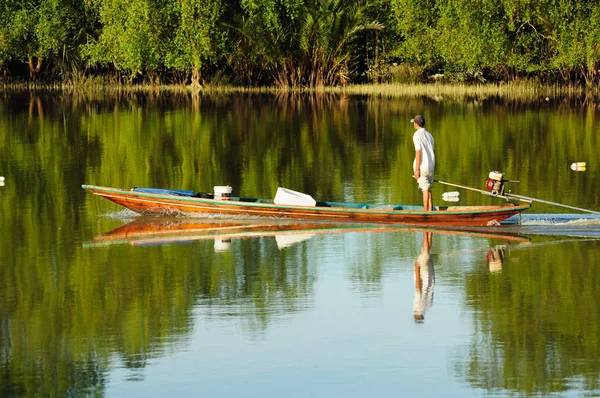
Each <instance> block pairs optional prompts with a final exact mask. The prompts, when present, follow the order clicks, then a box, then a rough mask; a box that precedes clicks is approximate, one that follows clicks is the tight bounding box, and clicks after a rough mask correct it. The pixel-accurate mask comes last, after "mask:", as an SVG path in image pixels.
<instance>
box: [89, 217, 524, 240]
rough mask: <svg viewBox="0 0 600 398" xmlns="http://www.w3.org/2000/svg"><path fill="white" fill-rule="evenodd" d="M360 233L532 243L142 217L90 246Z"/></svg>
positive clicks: (413, 229)
mask: <svg viewBox="0 0 600 398" xmlns="http://www.w3.org/2000/svg"><path fill="white" fill-rule="evenodd" d="M347 232H354V233H356V232H361V233H390V232H409V233H418V232H433V233H436V234H451V235H467V236H473V237H480V238H488V239H500V240H503V241H507V242H512V243H529V242H530V239H529V238H528V237H526V236H523V235H521V234H518V233H504V232H488V231H487V228H486V229H481V230H477V229H468V228H457V229H450V228H426V227H418V226H406V225H390V224H387V225H386V224H352V223H329V222H317V221H308V222H306V221H302V222H299V221H296V220H223V219H214V218H212V219H203V218H194V217H192V218H189V217H186V218H180V217H143V216H142V217H139V218H136V219H134V220H133V221H131V222H129V223H127V224H125V225H122V226H120V227H117V228H115V229H113V230H112V231H110V232H107V233H105V234H102V235H100V236H97V237H96V238H94V240H93V241H91V242H89V243H88V245H89V246H97V245H106V244H122V243H126V244H130V245H132V246H138V245H139V246H147V245H152V246H154V245H162V244H172V243H189V242H195V241H200V240H211V239H214V240H215V241H217V240H219V241H221V242H222V241H227V240H231V239H248V238H257V237H268V236H273V237H275V239H276V240H277V243H278V246H280V245H281V244H283V243H282V242H293V243H295V242H298V241H302V240H305V239H308V238H310V237H312V236H315V235H321V234H334V233H347Z"/></svg>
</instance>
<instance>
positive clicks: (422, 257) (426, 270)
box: [413, 232, 435, 323]
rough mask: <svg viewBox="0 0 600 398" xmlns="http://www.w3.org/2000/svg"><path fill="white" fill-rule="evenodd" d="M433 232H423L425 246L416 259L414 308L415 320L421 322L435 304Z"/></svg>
mask: <svg viewBox="0 0 600 398" xmlns="http://www.w3.org/2000/svg"><path fill="white" fill-rule="evenodd" d="M432 236H433V234H432V233H431V232H423V246H421V253H419V256H418V257H417V261H415V298H414V300H413V310H414V317H415V322H418V323H421V322H423V321H424V320H425V310H426V309H427V308H429V307H431V305H432V304H433V285H434V283H435V273H434V271H433V258H431V255H430V253H429V252H430V249H431V240H432Z"/></svg>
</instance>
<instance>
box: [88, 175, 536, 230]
mask: <svg viewBox="0 0 600 398" xmlns="http://www.w3.org/2000/svg"><path fill="white" fill-rule="evenodd" d="M83 188H84V189H86V190H87V191H88V192H90V193H93V194H95V195H98V196H101V197H103V198H105V199H108V200H110V201H111V202H114V203H116V204H118V205H120V206H123V207H125V208H127V209H130V210H132V211H134V212H136V213H140V214H153V215H185V214H199V215H203V216H218V217H229V218H232V217H234V218H239V217H243V218H252V219H254V218H280V219H294V220H307V221H325V222H352V223H378V224H405V225H428V226H450V225H452V226H488V225H497V224H499V223H500V222H501V221H503V220H505V219H507V218H509V217H512V216H514V215H516V214H519V213H521V212H523V211H524V210H527V209H528V208H529V207H531V204H522V205H514V204H511V203H507V204H505V205H503V206H449V207H447V208H446V207H445V208H442V209H441V210H436V211H423V210H412V209H411V210H395V209H396V208H399V207H400V206H386V205H365V206H364V207H366V208H361V207H354V208H348V207H338V206H330V207H323V206H308V207H306V206H292V205H277V204H274V203H261V202H260V200H256V199H254V200H255V202H249V201H245V200H243V199H241V200H214V199H208V198H198V197H191V196H177V195H172V194H157V193H148V192H138V191H135V190H126V189H117V188H108V187H99V186H93V185H83Z"/></svg>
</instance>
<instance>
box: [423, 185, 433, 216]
mask: <svg viewBox="0 0 600 398" xmlns="http://www.w3.org/2000/svg"><path fill="white" fill-rule="evenodd" d="M432 202H433V201H432V200H431V191H429V189H424V190H423V209H424V210H425V211H431V210H432V209H433V203H432Z"/></svg>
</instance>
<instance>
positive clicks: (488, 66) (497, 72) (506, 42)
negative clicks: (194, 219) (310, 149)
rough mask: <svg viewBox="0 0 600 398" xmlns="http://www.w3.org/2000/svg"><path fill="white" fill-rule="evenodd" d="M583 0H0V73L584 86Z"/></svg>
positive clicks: (598, 15) (50, 79)
mask: <svg viewBox="0 0 600 398" xmlns="http://www.w3.org/2000/svg"><path fill="white" fill-rule="evenodd" d="M598 21H600V3H598V2H596V1H592V0H562V1H556V0H535V1H533V0H474V1H473V0H470V1H467V0H460V1H449V0H228V1H226V0H138V1H129V0H76V1H71V0H69V1H67V0H28V1H24V0H0V80H1V81H2V82H3V83H4V84H5V85H6V84H13V83H15V82H20V83H23V82H25V83H28V84H48V83H52V84H59V85H63V86H64V85H66V86H71V87H73V86H82V85H85V84H94V85H103V86H106V85H112V86H114V85H136V84H145V85H165V84H169V85H181V86H184V85H185V86H188V85H189V86H192V87H200V86H206V85H211V86H225V85H235V86H244V87H257V86H260V87H270V86H272V87H280V88H288V87H291V88H295V87H311V88H314V87H322V86H344V85H347V84H361V83H377V84H378V83H415V82H420V83H421V82H431V81H442V82H452V83H456V82H461V83H463V82H466V83H477V84H479V83H484V82H494V83H498V82H514V81H522V80H524V79H525V80H534V81H536V82H541V83H553V84H561V85H569V86H582V87H587V88H591V87H594V86H595V85H596V83H597V82H598V79H599V68H598V64H599V61H600V54H599V49H598V42H599V38H600V23H599V22H598Z"/></svg>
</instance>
